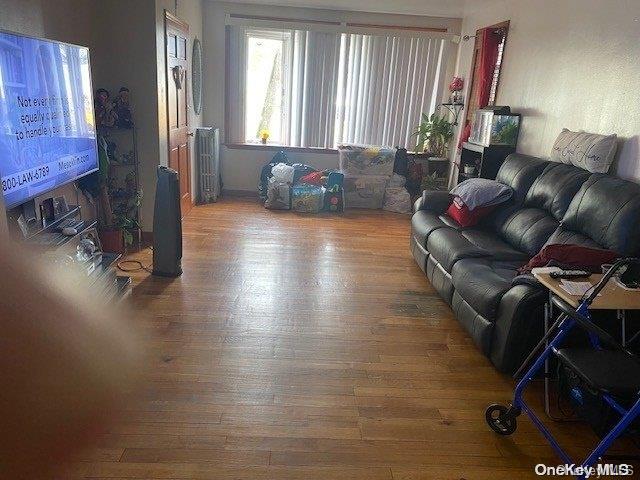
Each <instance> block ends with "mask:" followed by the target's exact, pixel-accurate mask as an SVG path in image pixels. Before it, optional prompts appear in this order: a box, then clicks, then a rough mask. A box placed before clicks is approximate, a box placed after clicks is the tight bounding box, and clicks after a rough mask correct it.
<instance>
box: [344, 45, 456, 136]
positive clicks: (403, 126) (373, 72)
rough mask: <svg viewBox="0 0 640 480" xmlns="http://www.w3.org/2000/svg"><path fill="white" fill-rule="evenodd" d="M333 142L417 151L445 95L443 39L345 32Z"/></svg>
mask: <svg viewBox="0 0 640 480" xmlns="http://www.w3.org/2000/svg"><path fill="white" fill-rule="evenodd" d="M342 42H343V44H344V48H343V49H342V50H341V58H340V68H339V71H340V74H341V76H342V78H341V84H342V85H344V88H341V89H340V91H339V92H338V97H337V105H338V108H337V113H338V118H337V120H336V122H337V125H336V128H335V139H334V140H335V143H337V144H339V143H365V144H376V145H389V146H407V147H413V145H412V142H413V139H412V138H411V133H412V132H413V131H414V130H415V128H416V126H417V124H418V123H419V121H420V115H421V113H423V112H424V113H427V114H431V113H433V111H434V110H435V107H436V105H437V103H438V99H439V98H440V96H441V95H442V82H443V75H444V68H443V66H442V61H443V59H444V58H445V46H446V42H445V40H443V39H433V38H410V37H391V36H378V35H360V34H343V35H342Z"/></svg>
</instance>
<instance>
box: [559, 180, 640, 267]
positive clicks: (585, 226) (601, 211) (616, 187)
mask: <svg viewBox="0 0 640 480" xmlns="http://www.w3.org/2000/svg"><path fill="white" fill-rule="evenodd" d="M554 243H573V244H578V245H584V246H590V247H600V248H607V249H609V250H613V251H615V252H617V253H619V254H621V255H638V254H640V185H638V184H636V183H633V182H629V181H626V180H622V179H620V178H617V177H612V176H608V175H604V174H601V173H594V174H592V175H590V177H589V179H588V180H587V181H586V182H585V183H584V184H583V185H582V187H581V188H580V190H579V191H578V193H577V194H576V195H575V197H574V198H573V200H572V201H571V204H570V205H569V208H568V209H567V211H566V213H565V214H564V217H563V219H562V223H561V225H560V226H559V227H558V228H557V229H556V231H555V232H554V233H553V235H551V237H550V238H549V240H548V241H547V244H548V245H551V244H554Z"/></svg>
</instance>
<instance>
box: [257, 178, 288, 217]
mask: <svg viewBox="0 0 640 480" xmlns="http://www.w3.org/2000/svg"><path fill="white" fill-rule="evenodd" d="M264 206H265V208H269V209H271V210H289V209H291V186H290V185H289V184H288V183H286V182H280V181H278V180H276V179H275V177H271V178H270V179H269V184H268V186H267V200H266V201H265V202H264Z"/></svg>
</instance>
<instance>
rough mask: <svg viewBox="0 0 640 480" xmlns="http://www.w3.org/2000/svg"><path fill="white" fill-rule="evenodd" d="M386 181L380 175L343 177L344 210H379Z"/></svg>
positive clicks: (384, 177)
mask: <svg viewBox="0 0 640 480" xmlns="http://www.w3.org/2000/svg"><path fill="white" fill-rule="evenodd" d="M388 180H389V178H388V177H386V176H380V175H345V177H344V208H371V209H378V210H379V209H381V208H382V204H383V202H384V190H385V188H386V186H387V181H388Z"/></svg>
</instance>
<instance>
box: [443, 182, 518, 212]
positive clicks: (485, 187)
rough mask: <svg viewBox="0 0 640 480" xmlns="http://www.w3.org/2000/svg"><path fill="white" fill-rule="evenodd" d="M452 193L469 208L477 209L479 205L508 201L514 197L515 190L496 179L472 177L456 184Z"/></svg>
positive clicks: (485, 205)
mask: <svg viewBox="0 0 640 480" xmlns="http://www.w3.org/2000/svg"><path fill="white" fill-rule="evenodd" d="M451 194H452V195H455V196H456V197H457V199H459V201H460V202H462V203H463V204H464V205H466V206H467V208H468V209H469V210H475V209H476V208H478V207H487V206H490V205H497V204H499V203H503V202H506V201H507V200H509V199H510V198H511V197H512V195H513V190H512V189H511V187H509V186H508V185H505V184H504V183H500V182H496V181H495V180H489V179H486V178H470V179H469V180H465V181H464V182H460V183H459V184H458V185H456V186H455V187H454V188H453V190H451ZM454 201H455V200H454ZM456 203H458V202H456ZM458 205H459V203H458Z"/></svg>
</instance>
